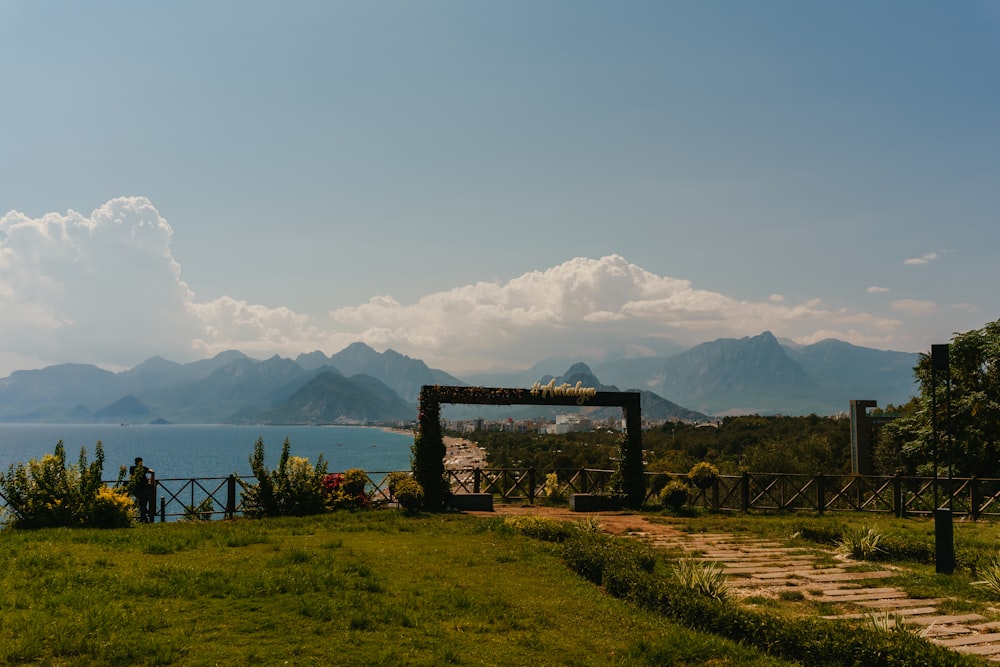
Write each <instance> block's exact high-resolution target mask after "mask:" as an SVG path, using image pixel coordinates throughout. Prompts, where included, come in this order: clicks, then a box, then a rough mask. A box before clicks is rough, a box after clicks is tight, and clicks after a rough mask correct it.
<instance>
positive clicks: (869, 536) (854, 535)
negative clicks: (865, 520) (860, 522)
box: [837, 526, 885, 560]
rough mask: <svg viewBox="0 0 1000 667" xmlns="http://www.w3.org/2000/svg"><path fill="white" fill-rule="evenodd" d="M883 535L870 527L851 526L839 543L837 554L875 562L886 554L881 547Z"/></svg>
mask: <svg viewBox="0 0 1000 667" xmlns="http://www.w3.org/2000/svg"><path fill="white" fill-rule="evenodd" d="M881 541H882V533H880V532H879V531H877V530H875V529H874V528H870V527H869V526H850V527H849V528H847V529H845V530H844V532H843V534H842V535H841V537H840V540H838V541H837V553H839V554H842V555H844V556H848V557H849V558H853V559H854V560H875V559H876V558H878V556H879V555H881V554H883V553H885V549H883V548H882V547H881V546H879V542H881Z"/></svg>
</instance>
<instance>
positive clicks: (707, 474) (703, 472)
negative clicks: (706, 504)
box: [687, 461, 719, 489]
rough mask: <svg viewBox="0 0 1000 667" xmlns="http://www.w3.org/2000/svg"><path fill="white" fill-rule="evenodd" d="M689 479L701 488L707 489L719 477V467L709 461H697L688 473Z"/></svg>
mask: <svg viewBox="0 0 1000 667" xmlns="http://www.w3.org/2000/svg"><path fill="white" fill-rule="evenodd" d="M687 477H688V480H689V481H690V482H691V483H692V484H694V485H695V486H696V487H698V488H699V489H707V488H709V487H710V486H712V485H713V484H715V480H717V479H719V469H718V468H716V467H715V466H714V465H712V464H711V463H709V462H708V461H702V462H701V463H695V464H694V466H692V467H691V470H689V471H688V474H687Z"/></svg>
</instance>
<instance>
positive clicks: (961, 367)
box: [876, 321, 1000, 477]
mask: <svg viewBox="0 0 1000 667" xmlns="http://www.w3.org/2000/svg"><path fill="white" fill-rule="evenodd" d="M949 370H950V376H951V382H950V387H948V386H946V385H947V383H946V382H945V377H944V376H945V375H946V374H945V373H944V372H943V371H940V370H939V371H936V372H933V369H932V367H931V356H930V355H928V354H921V355H920V358H919V361H918V362H917V366H916V368H914V374H915V376H916V378H917V381H918V382H919V383H920V396H919V397H918V399H917V402H916V404H915V405H914V406H912V409H910V410H908V411H905V412H904V414H903V416H901V417H900V418H899V419H896V420H894V421H892V422H890V423H888V424H886V425H885V426H883V427H882V432H881V433H880V434H879V442H878V445H877V447H876V463H877V464H878V465H879V466H880V467H881V468H882V469H881V471H882V472H892V471H893V470H887V469H886V467H887V466H890V465H893V464H894V466H895V471H898V472H903V473H907V474H921V475H925V474H930V473H931V472H932V470H933V468H934V464H935V462H936V463H937V464H938V467H939V468H941V467H943V466H947V465H948V463H949V461H950V462H951V463H952V464H953V465H954V468H953V471H954V474H955V475H956V476H972V475H975V476H978V477H997V476H998V475H1000V321H997V322H991V323H989V324H987V325H986V326H985V327H983V328H982V329H974V330H972V331H968V332H966V333H962V334H956V336H955V337H954V338H953V339H952V343H951V346H950V350H949ZM935 409H936V411H937V413H936V428H935V419H934V417H935V414H934V410H935ZM949 452H950V456H949ZM939 472H940V471H939Z"/></svg>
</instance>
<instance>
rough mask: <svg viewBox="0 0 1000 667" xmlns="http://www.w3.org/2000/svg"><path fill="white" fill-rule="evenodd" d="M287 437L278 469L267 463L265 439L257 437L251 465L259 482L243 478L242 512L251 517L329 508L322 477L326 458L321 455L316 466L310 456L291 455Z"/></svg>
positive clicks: (301, 512) (289, 514)
mask: <svg viewBox="0 0 1000 667" xmlns="http://www.w3.org/2000/svg"><path fill="white" fill-rule="evenodd" d="M290 452H291V444H290V443H289V442H288V438H285V443H284V445H283V446H282V448H281V458H280V459H279V461H278V467H277V468H276V469H275V470H268V469H267V467H266V466H265V465H264V439H263V438H258V440H257V442H256V443H255V444H254V453H253V456H251V457H250V468H251V470H253V474H254V477H256V478H257V483H256V484H248V483H246V482H244V481H243V480H240V486H242V487H243V513H244V514H245V515H246V516H249V517H265V516H283V515H288V516H305V515H309V514H319V513H320V512H322V511H323V510H324V509H326V493H325V490H324V487H323V481H324V479H325V477H326V461H325V460H324V459H323V456H322V455H320V457H319V459H318V460H317V461H316V466H315V467H313V466H312V465H311V464H310V463H309V460H308V459H305V458H302V457H300V456H291V454H290Z"/></svg>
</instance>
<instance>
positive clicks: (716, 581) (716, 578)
mask: <svg viewBox="0 0 1000 667" xmlns="http://www.w3.org/2000/svg"><path fill="white" fill-rule="evenodd" d="M673 572H674V579H675V580H676V581H677V583H679V584H680V585H681V586H683V587H684V588H687V589H689V590H692V591H696V592H698V593H701V594H702V595H707V596H708V597H710V598H715V599H716V600H725V599H726V598H727V597H728V596H729V584H728V582H727V581H726V574H725V571H724V570H723V567H722V565H720V564H719V563H716V562H714V561H711V562H704V561H696V560H690V559H682V560H679V561H677V562H676V563H674V568H673Z"/></svg>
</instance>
